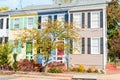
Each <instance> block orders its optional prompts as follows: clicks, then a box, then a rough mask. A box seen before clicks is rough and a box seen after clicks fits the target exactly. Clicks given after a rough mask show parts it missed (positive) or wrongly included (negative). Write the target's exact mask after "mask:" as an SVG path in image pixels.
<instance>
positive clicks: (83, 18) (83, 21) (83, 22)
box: [82, 13, 85, 28]
mask: <svg viewBox="0 0 120 80" xmlns="http://www.w3.org/2000/svg"><path fill="white" fill-rule="evenodd" d="M84 27H85V13H82V28H84Z"/></svg>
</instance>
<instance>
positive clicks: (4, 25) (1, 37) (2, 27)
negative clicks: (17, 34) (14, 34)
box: [0, 12, 9, 43]
mask: <svg viewBox="0 0 120 80" xmlns="http://www.w3.org/2000/svg"><path fill="white" fill-rule="evenodd" d="M8 34H9V13H8V12H0V43H3V42H8Z"/></svg>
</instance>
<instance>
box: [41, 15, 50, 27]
mask: <svg viewBox="0 0 120 80" xmlns="http://www.w3.org/2000/svg"><path fill="white" fill-rule="evenodd" d="M47 21H48V16H42V20H41V24H42V28H45V27H46V26H45V23H46V22H47Z"/></svg>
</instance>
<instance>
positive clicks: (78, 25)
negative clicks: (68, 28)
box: [73, 12, 82, 28]
mask: <svg viewBox="0 0 120 80" xmlns="http://www.w3.org/2000/svg"><path fill="white" fill-rule="evenodd" d="M75 15H79V21H76V19H75ZM75 21H76V22H75ZM78 22H79V23H78ZM76 23H77V24H76ZM73 24H74V26H75V27H77V28H82V13H81V12H79V13H73Z"/></svg>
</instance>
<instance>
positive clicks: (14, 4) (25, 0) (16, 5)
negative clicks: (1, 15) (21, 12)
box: [0, 0, 53, 9]
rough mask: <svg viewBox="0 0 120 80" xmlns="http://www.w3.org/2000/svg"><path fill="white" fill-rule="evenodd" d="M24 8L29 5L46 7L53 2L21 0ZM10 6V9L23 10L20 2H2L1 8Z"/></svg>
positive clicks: (1, 0)
mask: <svg viewBox="0 0 120 80" xmlns="http://www.w3.org/2000/svg"><path fill="white" fill-rule="evenodd" d="M21 2H22V7H25V6H28V5H45V4H52V3H53V2H52V0H21ZM2 6H8V7H9V8H10V9H15V8H19V9H20V8H21V5H20V0H0V7H2Z"/></svg>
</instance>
